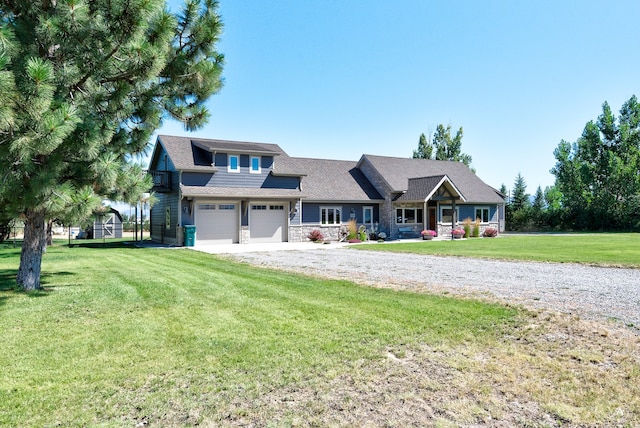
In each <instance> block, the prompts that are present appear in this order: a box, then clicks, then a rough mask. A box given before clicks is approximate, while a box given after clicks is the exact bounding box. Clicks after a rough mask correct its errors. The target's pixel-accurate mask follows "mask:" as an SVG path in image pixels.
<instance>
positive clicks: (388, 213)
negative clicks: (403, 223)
mask: <svg viewBox="0 0 640 428" xmlns="http://www.w3.org/2000/svg"><path fill="white" fill-rule="evenodd" d="M360 171H362V173H363V174H364V175H365V177H367V179H368V180H369V181H370V182H371V184H373V187H375V188H376V189H377V190H378V193H380V194H381V195H390V194H391V188H389V185H388V184H387V183H386V181H385V180H383V179H382V177H381V176H380V174H378V172H377V171H376V170H375V169H373V168H372V167H371V165H370V164H369V162H367V161H365V162H362V165H360ZM378 217H379V218H378V224H379V226H378V231H380V232H384V233H386V234H387V236H389V237H391V236H397V235H398V228H397V226H396V222H395V220H394V213H393V202H392V201H391V198H390V197H389V196H385V199H384V202H383V203H382V204H381V205H380V210H379V213H378Z"/></svg>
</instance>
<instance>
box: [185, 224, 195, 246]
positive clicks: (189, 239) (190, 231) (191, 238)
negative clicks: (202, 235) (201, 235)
mask: <svg viewBox="0 0 640 428" xmlns="http://www.w3.org/2000/svg"><path fill="white" fill-rule="evenodd" d="M195 244H196V227H195V226H194V225H192V224H190V225H186V226H185V227H184V246H185V247H193V246H194V245H195Z"/></svg>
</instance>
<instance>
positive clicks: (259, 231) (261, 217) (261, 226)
mask: <svg viewBox="0 0 640 428" xmlns="http://www.w3.org/2000/svg"><path fill="white" fill-rule="evenodd" d="M284 208H285V204H278V203H275V204H274V203H270V204H269V203H265V204H260V203H258V204H255V203H254V204H251V213H250V217H249V230H250V233H249V242H254V243H255V242H284V241H286V240H287V211H286V210H285V209H284Z"/></svg>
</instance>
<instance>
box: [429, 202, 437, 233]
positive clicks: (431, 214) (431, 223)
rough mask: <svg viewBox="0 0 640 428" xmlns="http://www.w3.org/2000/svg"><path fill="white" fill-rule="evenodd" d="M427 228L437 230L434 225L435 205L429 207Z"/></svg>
mask: <svg viewBox="0 0 640 428" xmlns="http://www.w3.org/2000/svg"><path fill="white" fill-rule="evenodd" d="M429 229H430V230H435V231H436V232H437V231H438V229H437V227H436V207H429Z"/></svg>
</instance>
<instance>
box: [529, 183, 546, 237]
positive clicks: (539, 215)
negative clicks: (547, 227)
mask: <svg viewBox="0 0 640 428" xmlns="http://www.w3.org/2000/svg"><path fill="white" fill-rule="evenodd" d="M544 210H545V203H544V193H542V187H540V186H538V188H537V189H536V193H535V194H534V196H533V203H532V204H531V221H532V222H533V223H534V225H535V226H536V227H540V226H542V224H543V222H544Z"/></svg>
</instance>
